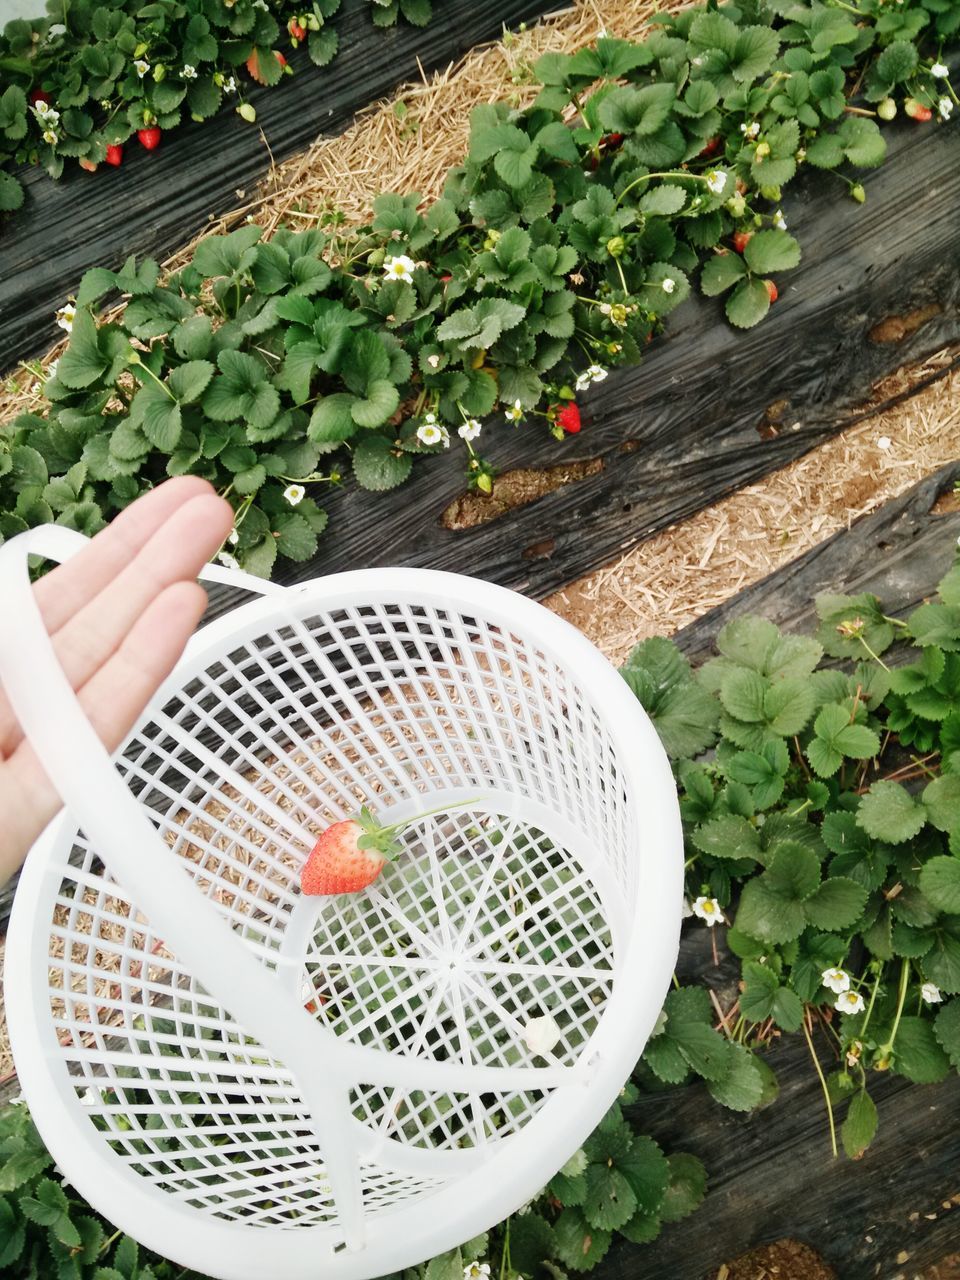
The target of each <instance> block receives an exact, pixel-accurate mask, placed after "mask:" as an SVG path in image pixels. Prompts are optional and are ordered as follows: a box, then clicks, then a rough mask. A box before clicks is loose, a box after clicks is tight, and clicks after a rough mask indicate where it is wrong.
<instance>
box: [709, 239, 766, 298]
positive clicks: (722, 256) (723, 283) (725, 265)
mask: <svg viewBox="0 0 960 1280" xmlns="http://www.w3.org/2000/svg"><path fill="white" fill-rule="evenodd" d="M746 273H747V268H746V266H745V265H744V261H743V259H742V258H741V257H740V255H739V254H738V253H730V252H729V251H728V252H726V253H717V254H714V256H713V257H712V258H708V259H707V261H706V262H705V263H704V267H703V270H702V271H701V272H700V289H701V291H702V292H703V293H704V294H705V295H706V296H707V297H708V298H714V297H716V296H717V295H718V294H720V293H723V292H724V291H725V290H727V289H729V288H730V287H731V286H732V285H735V284H736V283H737V281H738V280H742V279H743V277H744V276H745V275H746ZM768 301H769V299H768Z"/></svg>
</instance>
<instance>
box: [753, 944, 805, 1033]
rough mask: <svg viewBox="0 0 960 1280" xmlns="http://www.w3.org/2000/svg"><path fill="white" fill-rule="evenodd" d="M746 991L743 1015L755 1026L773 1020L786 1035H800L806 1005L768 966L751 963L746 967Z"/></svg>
mask: <svg viewBox="0 0 960 1280" xmlns="http://www.w3.org/2000/svg"><path fill="white" fill-rule="evenodd" d="M743 977H744V981H745V984H746V985H745V986H744V989H743V991H742V993H741V996H740V1012H741V1013H742V1014H743V1016H744V1017H745V1018H748V1019H749V1020H750V1021H751V1022H763V1021H765V1020H766V1019H767V1018H773V1019H774V1021H775V1022H776V1023H777V1026H779V1027H781V1028H782V1029H783V1030H784V1031H798V1030H799V1029H800V1024H801V1023H802V1021H803V1004H802V1002H801V1000H800V998H799V996H797V994H796V993H795V992H793V991H791V990H790V988H789V987H785V986H781V984H780V979H779V978H778V977H777V975H776V974H775V973H774V971H773V970H772V969H771V968H770V967H769V966H768V965H765V964H758V963H756V962H753V961H748V962H747V963H746V964H744V966H743Z"/></svg>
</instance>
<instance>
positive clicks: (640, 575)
mask: <svg viewBox="0 0 960 1280" xmlns="http://www.w3.org/2000/svg"><path fill="white" fill-rule="evenodd" d="M956 358H957V352H956V351H941V352H939V353H938V354H937V355H935V356H932V357H931V358H930V359H929V360H927V361H926V362H924V364H922V365H920V366H919V367H916V368H913V369H905V370H901V371H899V372H898V373H895V374H893V375H892V376H891V377H889V378H887V379H885V380H884V382H883V383H882V384H881V385H880V386H878V387H877V389H876V394H875V397H874V400H875V403H878V404H879V403H883V402H884V401H887V400H890V399H892V398H893V397H895V396H897V395H899V394H900V393H901V392H903V391H904V390H906V389H908V388H909V386H910V385H911V384H912V383H913V384H915V383H916V382H918V381H921V380H922V379H923V378H924V377H925V376H927V375H928V374H930V373H932V372H934V371H935V370H937V369H938V368H944V367H946V366H947V365H948V364H950V363H951V362H952V361H953V360H955V359H956ZM958 457H960V370H957V369H954V370H953V371H952V372H951V373H950V374H948V375H947V376H945V377H944V378H942V379H940V380H939V381H937V382H935V383H933V384H932V385H931V386H930V387H928V388H927V389H926V390H924V391H922V392H920V393H919V394H918V395H916V396H915V397H913V398H912V399H909V400H907V401H906V402H905V403H903V404H901V405H898V406H897V407H896V408H894V409H891V410H890V411H889V412H884V413H879V414H878V415H876V416H875V417H871V418H867V419H865V420H864V421H863V422H861V423H860V424H859V425H857V426H855V427H851V428H850V429H849V430H847V431H845V432H843V433H842V434H841V435H839V436H837V437H835V438H834V439H832V440H830V441H829V442H828V443H827V444H825V445H822V446H821V447H820V448H818V449H816V450H814V451H813V452H812V453H809V454H807V455H806V456H805V457H803V458H800V459H799V460H798V461H796V462H793V463H791V464H790V465H789V466H787V467H784V468H783V470H781V471H778V472H775V473H774V474H773V475H771V476H768V477H767V478H766V479H764V480H762V481H761V482H760V483H758V484H753V485H749V486H748V487H747V488H745V489H741V490H740V491H739V493H736V494H734V495H733V497H731V498H727V499H726V500H725V501H724V502H719V503H717V505H716V506H714V507H710V508H709V509H707V510H706V511H701V512H700V513H698V514H697V515H695V516H693V517H691V518H690V519H689V520H685V521H683V522H682V523H681V524H677V525H673V526H671V527H670V528H668V529H664V530H663V531H662V532H660V533H658V534H656V535H654V537H652V538H649V539H648V540H647V541H646V542H642V543H641V544H640V545H639V546H638V547H636V548H634V549H633V550H632V551H630V552H628V553H627V554H626V555H625V556H623V557H622V559H620V560H618V561H617V562H616V563H615V564H612V565H609V566H608V567H607V568H605V569H601V570H599V571H598V572H597V573H592V574H589V575H588V576H587V577H585V578H582V579H580V581H579V582H576V583H574V584H573V585H572V586H570V587H567V588H566V590H564V591H560V592H557V593H556V594H555V595H553V596H551V597H550V599H549V600H547V602H546V603H547V604H548V605H549V607H550V608H551V609H553V610H554V611H555V612H556V613H559V614H561V615H562V616H563V617H565V618H567V619H568V621H570V622H572V623H573V624H574V625H575V626H577V627H579V628H580V630H581V631H583V632H584V633H585V634H586V635H587V636H589V638H590V639H591V640H592V641H593V642H594V644H596V645H598V646H599V648H601V649H602V650H603V651H604V653H605V654H606V655H607V656H608V657H609V658H610V659H611V661H613V662H616V663H619V662H622V661H623V660H624V658H625V657H626V656H627V654H628V653H629V651H630V649H631V648H632V647H633V645H635V644H636V643H637V641H638V640H642V639H644V638H645V637H646V636H651V635H669V634H670V633H671V632H673V631H676V630H677V629H678V628H679V627H682V626H684V625H685V624H686V623H689V622H693V620H694V619H695V618H699V617H701V616H702V615H703V614H704V613H706V612H707V611H708V610H709V609H712V608H714V607H715V606H716V605H719V604H722V603H723V601H724V600H727V599H728V598H729V597H730V596H732V595H736V593H737V592H738V591H740V590H742V589H743V588H744V587H746V586H749V584H750V583H752V582H756V581H757V579H759V578H763V577H766V575H767V574H768V573H772V572H773V571H774V570H775V569H778V568H779V567H780V566H781V565H784V564H786V563H787V562H788V561H790V560H794V559H796V557H797V556H799V555H802V554H803V553H804V552H805V551H808V550H809V549H810V547H812V546H814V545H816V543H818V542H822V541H823V540H824V539H825V538H828V537H830V535H831V534H834V533H836V532H837V531H838V530H840V529H844V528H849V526H850V525H851V524H852V523H853V521H854V520H856V519H857V518H858V517H860V516H862V515H866V513H867V512H869V511H873V510H875V509H876V508H877V507H879V506H881V505H882V504H883V503H884V502H886V501H887V500H888V499H890V498H892V497H894V496H895V495H896V494H899V493H902V492H903V491H904V490H905V489H909V488H910V486H911V485H914V484H916V483H917V481H919V480H921V479H922V478H923V477H924V476H927V475H929V474H930V473H931V472H933V471H936V470H937V469H938V468H939V467H942V466H945V465H946V464H947V463H949V462H953V461H955V460H956V459H957V458H958Z"/></svg>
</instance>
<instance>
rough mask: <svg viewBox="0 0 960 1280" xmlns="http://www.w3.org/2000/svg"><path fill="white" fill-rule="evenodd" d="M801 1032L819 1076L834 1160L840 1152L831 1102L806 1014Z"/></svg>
mask: <svg viewBox="0 0 960 1280" xmlns="http://www.w3.org/2000/svg"><path fill="white" fill-rule="evenodd" d="M803 1034H804V1038H805V1039H806V1042H807V1048H808V1049H809V1050H810V1057H811V1058H812V1059H813V1065H814V1068H815V1069H816V1072H817V1075H818V1076H819V1077H820V1088H821V1089H822V1090H823V1100H824V1102H825V1103H826V1105H827V1120H828V1121H829V1123H830V1150H831V1151H832V1152H833V1158H834V1160H836V1158H837V1156H838V1155H839V1154H840V1153H839V1151H838V1150H837V1127H836V1125H835V1124H834V1122H833V1103H832V1102H831V1101H830V1090H829V1089H828V1088H827V1080H826V1077H825V1076H824V1074H823V1068H822V1067H821V1066H820V1059H819V1058H818V1057H817V1051H816V1049H815V1048H814V1047H813V1039H812V1038H811V1035H810V1028H809V1027H808V1026H807V1018H806V1015H805V1016H804V1019H803Z"/></svg>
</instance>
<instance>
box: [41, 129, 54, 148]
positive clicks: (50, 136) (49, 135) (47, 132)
mask: <svg viewBox="0 0 960 1280" xmlns="http://www.w3.org/2000/svg"><path fill="white" fill-rule="evenodd" d="M43 140H44V142H48V143H49V144H50V146H51V147H52V146H53V145H54V143H55V142H56V141H57V135H56V133H55V132H54V130H53V129H44V131H43Z"/></svg>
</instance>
